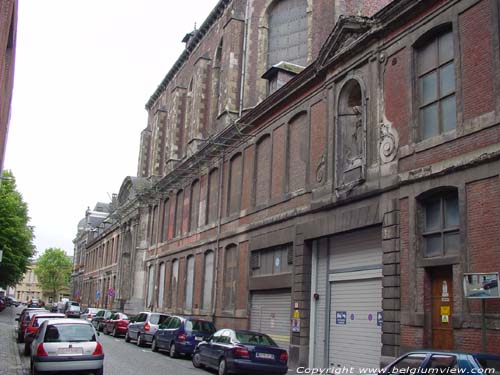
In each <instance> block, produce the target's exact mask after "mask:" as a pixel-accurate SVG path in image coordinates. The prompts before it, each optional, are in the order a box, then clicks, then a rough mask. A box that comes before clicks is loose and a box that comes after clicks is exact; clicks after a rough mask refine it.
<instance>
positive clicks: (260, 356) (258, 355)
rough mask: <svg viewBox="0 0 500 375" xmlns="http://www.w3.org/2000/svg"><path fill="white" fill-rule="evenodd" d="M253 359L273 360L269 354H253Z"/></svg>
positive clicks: (272, 355) (272, 356)
mask: <svg viewBox="0 0 500 375" xmlns="http://www.w3.org/2000/svg"><path fill="white" fill-rule="evenodd" d="M255 357H257V358H265V359H274V354H269V353H255Z"/></svg>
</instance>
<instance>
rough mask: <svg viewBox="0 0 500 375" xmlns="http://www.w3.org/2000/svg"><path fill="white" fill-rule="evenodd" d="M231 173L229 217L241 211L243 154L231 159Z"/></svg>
mask: <svg viewBox="0 0 500 375" xmlns="http://www.w3.org/2000/svg"><path fill="white" fill-rule="evenodd" d="M230 165H231V167H230V172H229V178H230V183H229V207H228V208H229V210H228V212H229V215H231V214H234V213H237V212H238V211H239V210H240V199H241V176H242V167H243V157H242V156H241V154H237V155H235V156H233V158H232V159H231V164H230Z"/></svg>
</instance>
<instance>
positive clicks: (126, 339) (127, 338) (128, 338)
mask: <svg viewBox="0 0 500 375" xmlns="http://www.w3.org/2000/svg"><path fill="white" fill-rule="evenodd" d="M125 342H130V336H129V335H128V331H127V332H125Z"/></svg>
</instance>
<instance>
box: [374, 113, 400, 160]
mask: <svg viewBox="0 0 500 375" xmlns="http://www.w3.org/2000/svg"><path fill="white" fill-rule="evenodd" d="M398 148H399V135H398V132H397V130H396V129H395V128H393V126H392V122H390V121H389V120H387V118H386V117H385V115H384V119H383V121H382V123H381V124H380V146H379V153H380V159H381V160H382V162H383V163H390V162H391V161H393V160H394V159H395V158H396V155H397V154H398Z"/></svg>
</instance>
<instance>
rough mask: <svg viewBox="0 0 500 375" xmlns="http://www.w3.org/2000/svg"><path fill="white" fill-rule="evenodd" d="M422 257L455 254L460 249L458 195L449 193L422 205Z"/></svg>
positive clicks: (428, 200)
mask: <svg viewBox="0 0 500 375" xmlns="http://www.w3.org/2000/svg"><path fill="white" fill-rule="evenodd" d="M423 213H424V215H423V232H422V236H423V239H424V257H436V256H444V255H450V254H456V253H458V251H459V248H460V228H459V226H460V217H459V209H458V194H457V193H456V192H449V193H446V194H442V195H438V196H434V197H432V198H430V199H427V200H426V201H425V202H424V205H423Z"/></svg>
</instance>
